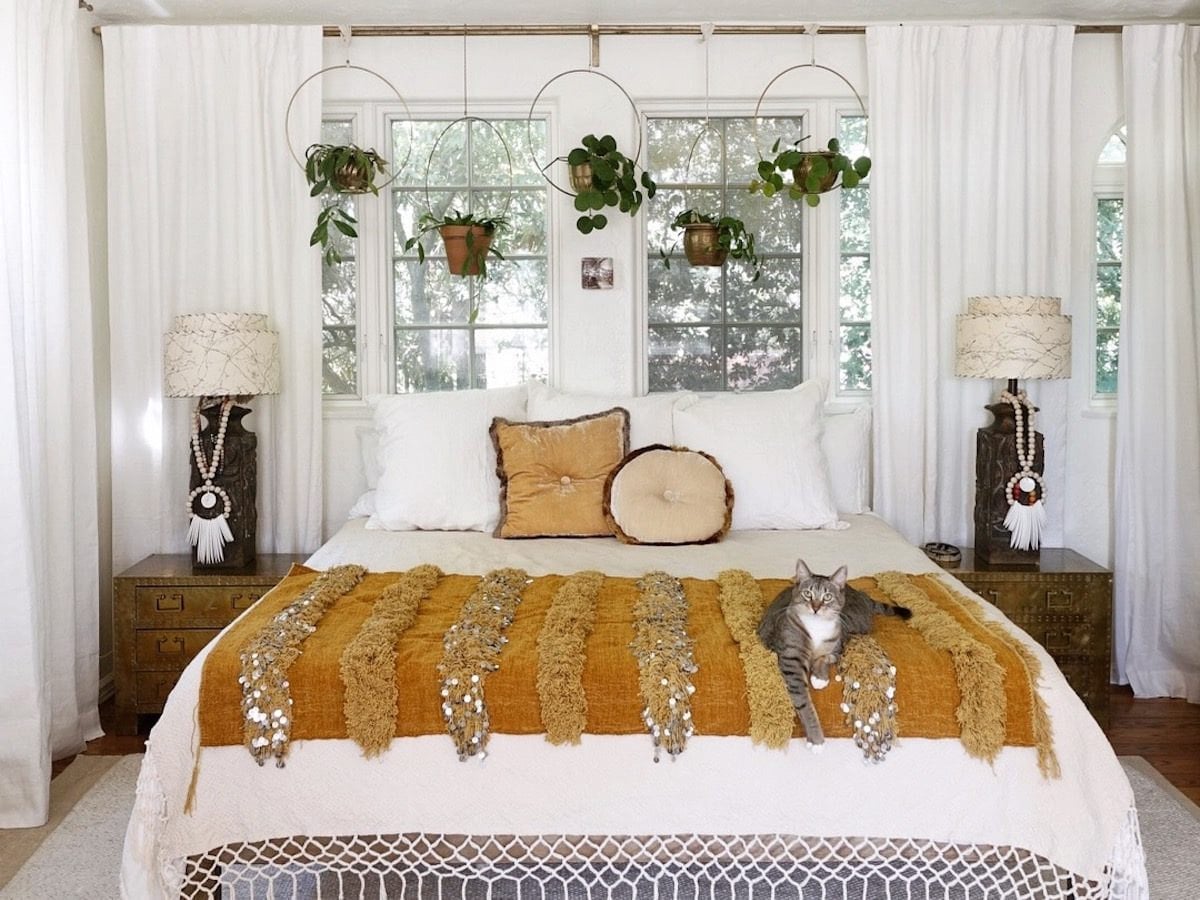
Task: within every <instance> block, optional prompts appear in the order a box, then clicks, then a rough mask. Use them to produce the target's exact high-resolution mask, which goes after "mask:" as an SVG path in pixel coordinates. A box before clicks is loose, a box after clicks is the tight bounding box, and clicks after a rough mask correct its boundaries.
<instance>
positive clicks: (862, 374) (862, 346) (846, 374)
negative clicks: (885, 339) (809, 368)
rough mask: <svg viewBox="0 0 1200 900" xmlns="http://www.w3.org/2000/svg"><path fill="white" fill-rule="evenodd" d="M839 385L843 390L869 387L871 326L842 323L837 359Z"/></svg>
mask: <svg viewBox="0 0 1200 900" xmlns="http://www.w3.org/2000/svg"><path fill="white" fill-rule="evenodd" d="M838 363H839V366H838V368H839V370H840V373H841V374H840V379H841V381H840V387H841V389H842V390H844V391H869V390H870V389H871V326H870V325H843V326H842V327H841V353H840V357H839V359H838Z"/></svg>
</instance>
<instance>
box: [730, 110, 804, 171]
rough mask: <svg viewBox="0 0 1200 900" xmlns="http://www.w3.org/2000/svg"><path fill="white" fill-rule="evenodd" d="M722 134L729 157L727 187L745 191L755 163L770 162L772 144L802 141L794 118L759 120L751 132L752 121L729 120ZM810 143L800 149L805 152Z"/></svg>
mask: <svg viewBox="0 0 1200 900" xmlns="http://www.w3.org/2000/svg"><path fill="white" fill-rule="evenodd" d="M727 121H728V130H727V132H726V138H725V142H726V146H727V153H728V155H729V161H728V164H727V170H726V173H725V177H726V179H727V180H728V182H729V184H731V185H738V186H739V187H745V186H746V185H749V184H750V181H751V179H753V178H757V177H758V175H757V171H758V161H759V160H760V159H763V158H764V157H765V158H770V159H773V158H774V157H775V154H774V153H773V152H772V151H771V147H772V146H773V145H774V144H775V141H777V140H778V141H781V142H782V143H781V149H782V144H790V143H791V142H792V141H794V140H796V139H797V138H801V137H804V135H805V134H806V133H807V132H805V130H804V119H803V118H801V117H799V116H795V117H782V118H763V119H760V120H759V121H758V127H757V129H756V128H755V124H754V119H753V118H745V119H729V120H727ZM811 145H812V141H811V140H808V141H805V142H804V143H803V144H801V145H800V146H802V147H804V148H805V149H808V148H809V147H810V146H811Z"/></svg>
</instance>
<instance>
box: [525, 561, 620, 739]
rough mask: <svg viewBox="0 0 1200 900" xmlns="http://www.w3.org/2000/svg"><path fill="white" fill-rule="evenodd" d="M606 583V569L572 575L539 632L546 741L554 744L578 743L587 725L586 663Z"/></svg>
mask: <svg viewBox="0 0 1200 900" xmlns="http://www.w3.org/2000/svg"><path fill="white" fill-rule="evenodd" d="M602 584H604V575H602V574H601V573H600V572H579V573H576V574H575V575H572V576H571V577H570V578H568V579H567V580H566V581H565V582H563V584H562V586H561V587H559V589H558V590H557V591H556V592H555V594H554V599H553V600H552V601H551V602H550V608H549V609H548V610H547V611H546V621H545V622H544V623H543V624H542V630H541V632H539V634H538V642H537V650H538V669H537V692H538V700H539V701H540V706H541V716H542V727H543V728H545V729H546V740H548V741H549V742H550V743H552V744H578V743H579V739H580V736H581V735H582V734H583V729H584V728H585V727H586V726H587V695H586V694H585V693H584V690H583V664H584V660H585V659H586V651H587V639H588V635H590V634H591V633H592V627H593V626H594V625H595V623H596V599H597V597H598V596H599V594H600V586H601V585H602Z"/></svg>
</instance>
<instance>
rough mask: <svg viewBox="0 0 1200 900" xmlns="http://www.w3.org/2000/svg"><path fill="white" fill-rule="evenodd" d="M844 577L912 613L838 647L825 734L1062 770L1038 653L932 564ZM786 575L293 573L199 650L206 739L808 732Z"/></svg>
mask: <svg viewBox="0 0 1200 900" xmlns="http://www.w3.org/2000/svg"><path fill="white" fill-rule="evenodd" d="M851 583H852V584H853V585H854V586H855V587H857V588H859V589H860V590H863V591H866V592H867V593H868V594H870V595H871V596H873V597H874V598H875V599H877V600H879V601H880V602H881V603H892V604H897V605H902V606H907V607H908V608H910V609H911V610H912V611H913V617H912V619H911V620H909V621H908V622H904V621H902V620H900V619H899V618H895V617H891V616H887V617H879V618H877V619H876V621H875V624H874V627H873V630H872V632H871V634H870V635H864V636H860V637H856V638H854V639H852V640H851V642H850V643H849V644H848V646H847V649H846V654H845V657H844V659H843V661H842V663H841V671H840V672H839V673H838V676H837V677H838V679H839V681H838V682H836V683H833V684H830V686H829V687H828V688H826V689H824V690H820V691H817V690H814V691H812V695H813V700H814V703H815V705H816V708H817V712H818V715H819V716H820V719H821V722H822V725H823V726H824V729H825V732H826V735H827V736H828V737H831V738H838V737H851V738H854V739H855V740H856V742H858V743H859V745H860V746H861V747H863V750H864V753H865V754H866V755H867V756H868V757H870V758H875V759H879V758H882V756H883V754H884V753H885V752H886V749H887V747H890V745H891V742H892V740H893V739H894V738H895V737H896V736H900V737H926V738H957V739H960V740H961V741H962V743H963V746H964V747H965V748H966V750H967V751H968V752H969V753H971V754H972V755H973V756H977V757H979V758H981V759H984V760H991V759H993V758H994V757H995V755H996V754H997V753H998V752H999V751H1000V749H1001V747H1002V746H1004V745H1005V744H1007V745H1014V746H1025V747H1037V749H1038V760H1039V766H1040V767H1041V769H1042V772H1043V773H1044V774H1046V775H1048V776H1050V775H1056V774H1057V761H1056V760H1055V758H1054V751H1053V741H1052V736H1051V733H1050V722H1049V718H1048V716H1047V715H1046V712H1045V708H1044V705H1043V703H1042V700H1041V697H1040V696H1039V694H1038V692H1037V679H1038V676H1039V670H1038V663H1037V659H1036V657H1035V656H1033V655H1032V654H1031V653H1029V652H1028V650H1027V649H1026V648H1025V647H1024V646H1023V645H1022V644H1021V643H1020V642H1019V641H1018V640H1017V639H1016V638H1014V637H1013V636H1012V635H1010V634H1009V633H1008V632H1007V631H1005V630H1004V629H1003V628H1002V627H999V626H997V625H996V624H995V623H989V622H986V621H985V618H984V616H983V614H982V610H981V609H980V608H979V606H978V605H977V604H976V603H975V602H974V601H973V600H971V599H970V598H969V597H966V596H963V595H961V594H956V593H955V592H953V591H952V590H950V589H949V588H948V586H947V585H946V584H945V583H943V582H942V581H940V580H939V579H938V578H937V577H935V576H928V575H904V574H900V573H894V572H893V573H882V574H879V575H876V576H873V577H869V578H859V579H856V580H855V581H853V582H851ZM787 584H788V582H787V581H786V580H782V579H753V578H751V577H750V576H749V575H748V574H747V573H745V572H741V571H736V570H731V571H726V572H722V573H721V575H720V576H719V577H718V578H717V579H716V580H713V581H705V580H699V579H691V578H683V579H677V578H674V577H672V576H670V575H668V574H666V573H661V572H656V573H651V574H649V575H647V576H645V577H643V578H641V579H634V578H611V577H608V576H605V575H602V574H601V573H598V572H581V573H577V574H575V575H568V576H563V575H547V576H542V577H539V578H530V577H528V576H527V575H526V574H525V573H524V572H523V571H520V570H517V569H500V570H497V571H494V572H491V573H489V574H487V575H485V576H483V577H479V576H467V575H450V574H445V573H443V572H441V571H440V570H438V569H437V568H435V567H433V566H418V567H417V568H414V569H411V570H409V571H408V572H403V573H368V572H366V571H365V570H364V569H362V568H361V567H359V566H339V567H337V568H334V569H330V570H329V571H328V572H325V573H321V572H315V571H312V570H309V569H306V568H304V567H299V566H298V567H296V568H294V569H293V570H292V572H291V573H290V574H289V575H288V577H287V578H286V579H284V580H283V581H282V582H281V583H280V584H279V586H278V587H276V588H275V589H274V590H272V591H271V592H270V593H269V594H267V595H266V596H264V597H263V598H262V600H261V601H259V602H258V603H257V604H256V605H255V606H254V607H253V608H252V609H251V610H250V611H249V612H248V613H246V615H245V616H243V618H242V619H241V620H240V621H239V622H238V623H237V624H235V625H234V626H233V627H232V628H231V629H230V630H229V631H228V632H227V633H226V634H225V635H224V636H223V637H222V638H221V639H220V641H219V642H218V644H217V645H216V646H215V647H214V648H213V650H212V652H211V653H210V654H209V655H208V658H207V659H206V660H205V663H204V671H203V676H202V682H201V688H200V711H199V720H200V742H201V744H202V745H204V746H220V745H230V744H243V743H244V744H245V745H246V746H247V748H248V749H249V750H250V752H251V753H253V754H254V756H255V758H256V759H257V760H258V761H259V762H260V763H262V762H264V761H266V760H267V759H272V758H273V759H275V760H276V761H277V764H279V765H282V763H283V759H284V758H285V756H286V754H287V750H288V747H289V746H290V743H291V742H292V741H296V740H311V739H317V738H347V737H348V738H352V739H353V740H355V741H357V742H358V743H359V744H360V746H361V747H362V748H363V751H364V753H365V754H367V755H374V754H377V753H380V752H382V751H383V750H385V749H386V748H387V747H388V745H389V744H390V743H391V740H392V739H393V738H394V737H405V736H412V735H426V734H449V736H450V737H451V738H452V740H453V743H454V747H455V749H456V750H457V752H458V754H459V756H460V757H461V758H466V757H468V756H473V755H476V754H484V753H486V746H487V741H488V735H489V734H490V733H491V732H499V733H506V734H541V733H544V734H545V735H546V738H547V740H549V741H551V742H553V743H569V742H577V741H578V740H579V737H580V735H581V734H582V733H583V732H587V733H589V734H638V733H645V734H648V735H649V737H650V738H651V740H652V742H653V746H654V748H655V751H654V752H655V754H656V758H657V754H658V752H659V750H660V749H661V750H665V751H666V752H668V753H669V754H672V755H674V754H676V753H679V752H681V751H682V750H683V749H684V748H685V746H686V742H687V739H688V737H689V736H691V735H692V734H703V735H749V736H750V737H751V738H753V739H754V740H755V741H757V742H760V743H764V744H767V745H768V746H773V747H779V746H782V745H784V744H786V742H787V741H788V740H789V739H790V738H791V737H793V736H796V737H799V736H802V732H801V731H800V730H799V726H798V724H797V723H796V719H795V716H794V714H793V711H792V706H791V702H790V700H789V698H788V695H787V691H786V689H785V687H784V685H783V678H782V675H781V674H780V672H779V669H778V666H777V664H776V660H775V656H774V654H773V653H771V652H770V651H769V650H767V649H766V648H765V647H764V646H763V645H762V644H761V642H759V640H758V637H757V634H756V632H755V629H756V628H757V625H758V621H759V618H760V616H761V614H762V611H763V609H764V608H765V607H766V605H767V604H768V603H770V601H771V600H772V599H773V598H774V597H775V596H776V595H777V594H778V592H779V591H780V590H782V589H783V588H784V587H785V586H787Z"/></svg>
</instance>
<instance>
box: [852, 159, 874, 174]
mask: <svg viewBox="0 0 1200 900" xmlns="http://www.w3.org/2000/svg"><path fill="white" fill-rule="evenodd" d="M854 171H855V172H857V173H858V174H859V176H860V177H862V178H866V177H867V173H868V172H870V171H871V160H870V159H869V158H867V157H865V156H860V157H859V158H858V159H856V160H855V161H854Z"/></svg>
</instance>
